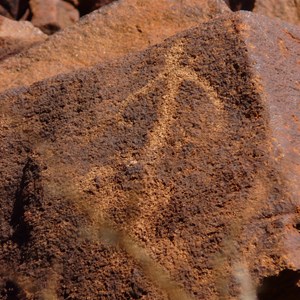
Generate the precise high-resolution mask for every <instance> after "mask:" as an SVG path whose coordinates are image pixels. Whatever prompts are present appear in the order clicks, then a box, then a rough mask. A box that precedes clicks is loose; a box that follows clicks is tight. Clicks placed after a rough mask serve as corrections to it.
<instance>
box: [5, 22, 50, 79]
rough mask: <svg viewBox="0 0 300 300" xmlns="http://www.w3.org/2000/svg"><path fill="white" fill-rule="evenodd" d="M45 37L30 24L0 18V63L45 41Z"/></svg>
mask: <svg viewBox="0 0 300 300" xmlns="http://www.w3.org/2000/svg"><path fill="white" fill-rule="evenodd" d="M46 37H47V36H46V35H45V34H43V33H42V32H41V31H40V30H39V29H38V28H35V27H34V26H33V25H32V24H31V23H30V22H25V21H20V22H17V21H14V20H11V19H8V18H5V17H2V16H0V61H1V60H3V59H5V58H7V57H9V56H11V55H14V54H17V53H19V52H21V51H22V50H24V49H26V48H29V47H31V46H33V45H34V44H37V43H41V42H43V41H45V40H46ZM1 75H2V74H1Z"/></svg>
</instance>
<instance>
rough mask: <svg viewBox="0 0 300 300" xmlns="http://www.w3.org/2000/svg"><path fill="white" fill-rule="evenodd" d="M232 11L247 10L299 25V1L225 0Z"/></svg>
mask: <svg viewBox="0 0 300 300" xmlns="http://www.w3.org/2000/svg"><path fill="white" fill-rule="evenodd" d="M225 2H226V3H227V4H228V6H229V7H230V8H231V9H232V10H233V11H238V10H249V11H253V12H256V13H259V14H263V15H266V16H269V17H276V18H280V19H281V20H284V21H287V22H290V23H294V24H299V23H300V1H299V0H225Z"/></svg>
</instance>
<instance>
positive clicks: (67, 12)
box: [30, 0, 79, 34]
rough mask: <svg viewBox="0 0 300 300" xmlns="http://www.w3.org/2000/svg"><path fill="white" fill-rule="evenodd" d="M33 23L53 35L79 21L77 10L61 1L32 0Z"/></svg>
mask: <svg viewBox="0 0 300 300" xmlns="http://www.w3.org/2000/svg"><path fill="white" fill-rule="evenodd" d="M30 8H31V12H32V20H31V21H32V23H33V24H34V25H35V26H37V27H39V28H40V29H41V30H43V31H44V32H45V33H48V34H52V33H54V32H56V31H58V30H60V29H62V28H65V27H67V26H70V25H72V24H74V23H75V22H76V21H78V20H79V12H78V11H77V10H76V8H75V7H74V6H73V5H72V4H70V3H68V2H65V1H61V0H30Z"/></svg>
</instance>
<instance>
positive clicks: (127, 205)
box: [0, 13, 300, 300]
mask: <svg viewBox="0 0 300 300" xmlns="http://www.w3.org/2000/svg"><path fill="white" fill-rule="evenodd" d="M92 16H93V17H96V16H97V14H94V15H92ZM86 20H87V19H86ZM299 35H300V33H299V28H297V27H293V26H290V25H287V24H285V23H284V24H283V23H281V22H279V21H276V20H271V19H268V18H266V17H262V16H257V15H254V14H252V13H235V14H233V13H232V14H227V15H224V16H222V17H219V18H216V19H214V20H213V21H210V22H208V23H205V24H202V25H201V26H200V27H196V28H193V29H190V30H188V31H186V32H184V33H181V34H179V35H176V36H174V37H172V38H170V39H168V40H166V41H164V42H163V43H161V44H160V45H156V46H153V47H151V48H149V49H148V50H146V51H143V52H140V53H137V54H134V55H130V56H126V57H125V58H123V59H119V60H114V61H111V62H107V63H105V64H101V65H98V66H96V67H94V68H90V69H85V70H78V71H76V72H74V73H71V74H67V75H66V74H65V75H59V76H57V77H54V78H51V79H48V80H45V81H42V82H39V83H35V84H34V85H32V86H31V87H29V88H24V87H23V88H19V89H13V90H11V91H8V92H6V93H4V94H2V95H1V99H0V101H1V106H0V115H1V116H2V119H1V122H2V123H1V126H2V127H1V128H2V130H1V131H0V135H1V136H0V147H1V152H2V156H1V157H0V164H1V170H0V172H1V173H0V178H1V179H0V199H1V201H0V208H1V209H0V214H1V215H0V222H1V223H0V226H1V227H0V228H1V231H0V234H1V236H0V237H1V241H2V243H1V244H0V245H1V246H0V247H1V249H0V250H1V251H0V266H1V269H0V272H1V275H2V276H1V277H0V278H1V280H2V282H1V283H2V292H1V294H0V295H1V297H2V298H0V299H1V300H2V299H9V297H19V298H22V297H23V298H25V299H27V298H28V299H39V298H41V297H42V298H43V297H44V298H47V297H48V298H50V297H52V298H57V299H63V298H69V299H85V298H86V299H99V298H100V299H149V300H150V299H168V298H169V299H175V300H176V299H178V300H187V299H213V300H214V299H247V298H248V299H255V297H256V296H257V297H258V299H259V300H264V299H270V298H268V297H270V295H271V296H272V299H281V298H280V295H282V294H284V295H286V297H287V299H297V298H299V297H300V289H299V286H298V281H299V279H300V275H299V269H300V266H299V259H298V256H297V255H299V254H298V253H299V252H297V251H298V249H299V247H300V238H299V237H300V234H299V218H300V215H299V211H300V210H299V194H298V182H299V175H300V171H299V169H298V159H299V157H298V151H297V145H298V142H299V126H298V119H300V113H299V110H298V109H296V108H297V107H298V105H299V97H298V96H299V86H298V85H299V82H298V80H299V75H298V69H297V62H298V59H299V51H300V49H299V43H298V40H299ZM287 280H288V283H287ZM270 283H271V284H270ZM26 297H27V298H26ZM288 297H290V298H288ZM292 297H294V298H292ZM295 297H296V298H295Z"/></svg>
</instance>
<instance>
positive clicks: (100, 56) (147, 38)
mask: <svg viewBox="0 0 300 300" xmlns="http://www.w3.org/2000/svg"><path fill="white" fill-rule="evenodd" d="M228 10H229V9H228V8H227V6H226V5H225V4H224V3H223V2H222V1H218V0H215V1H207V0H202V1H198V0H183V1H175V2H173V1H169V0H159V1H146V2H143V1H139V0H123V1H118V2H115V3H113V4H112V5H110V6H105V7H103V8H102V9H100V10H99V11H95V12H94V13H92V14H91V15H89V16H86V17H85V18H83V19H81V20H80V21H79V22H78V23H77V24H75V25H74V26H71V27H69V28H67V29H66V30H64V31H63V32H60V33H58V34H56V35H54V36H51V37H50V38H49V39H48V40H47V41H46V42H45V43H43V44H42V45H40V46H39V47H35V48H34V49H30V50H28V51H26V52H24V53H22V56H16V57H14V58H11V59H9V60H7V61H6V62H5V63H3V64H0V72H1V74H2V75H3V78H2V81H1V82H0V90H2V91H3V90H4V89H7V88H11V87H16V86H22V85H28V84H32V83H34V82H36V81H38V80H42V79H44V78H47V77H51V76H54V75H57V74H59V73H65V72H69V71H72V70H75V69H78V68H82V67H86V66H92V65H94V64H96V63H100V62H102V61H105V60H107V59H113V58H117V57H121V56H123V55H125V54H128V53H131V52H134V51H139V50H143V49H146V48H147V47H149V46H150V45H154V44H156V43H159V42H161V41H163V40H164V39H165V38H167V37H169V36H171V35H173V34H176V33H178V32H180V31H182V30H185V29H188V28H191V27H193V26H196V25H198V24H199V22H205V21H207V20H209V19H211V18H212V17H214V16H216V15H218V14H220V13H223V12H226V11H228ZM178 20H180V22H178ZM28 74H31V76H28Z"/></svg>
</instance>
